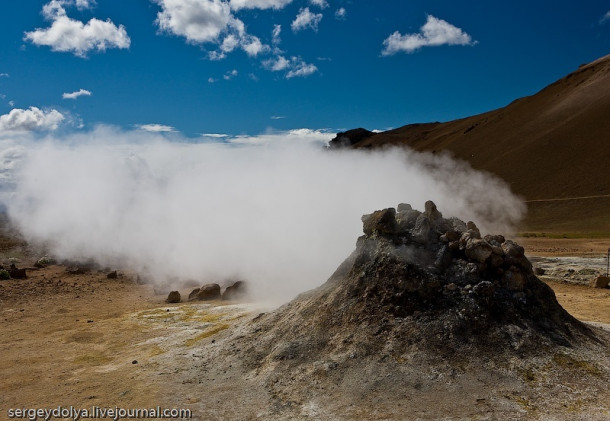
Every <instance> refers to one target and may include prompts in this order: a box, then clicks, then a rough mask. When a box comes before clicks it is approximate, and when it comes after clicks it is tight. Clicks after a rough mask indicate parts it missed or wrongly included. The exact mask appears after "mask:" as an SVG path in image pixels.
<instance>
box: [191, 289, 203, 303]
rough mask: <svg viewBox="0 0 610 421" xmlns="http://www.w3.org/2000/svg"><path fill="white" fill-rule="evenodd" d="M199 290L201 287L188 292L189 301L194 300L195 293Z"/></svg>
mask: <svg viewBox="0 0 610 421" xmlns="http://www.w3.org/2000/svg"><path fill="white" fill-rule="evenodd" d="M200 290H201V288H195V289H194V290H192V291H191V293H190V294H189V301H193V300H196V299H197V294H199V291H200Z"/></svg>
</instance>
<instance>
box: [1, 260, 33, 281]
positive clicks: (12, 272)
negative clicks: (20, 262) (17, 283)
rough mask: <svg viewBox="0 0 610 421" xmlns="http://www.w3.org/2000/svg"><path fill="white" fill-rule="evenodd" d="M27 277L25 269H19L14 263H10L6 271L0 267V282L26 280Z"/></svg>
mask: <svg viewBox="0 0 610 421" xmlns="http://www.w3.org/2000/svg"><path fill="white" fill-rule="evenodd" d="M27 277H28V276H27V273H26V270H25V268H22V269H20V268H18V267H17V266H15V264H14V263H11V265H10V266H9V268H8V269H5V268H4V266H3V265H0V280H8V279H27Z"/></svg>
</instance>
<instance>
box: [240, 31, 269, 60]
mask: <svg viewBox="0 0 610 421" xmlns="http://www.w3.org/2000/svg"><path fill="white" fill-rule="evenodd" d="M241 48H242V49H243V50H244V51H245V52H246V54H247V55H249V56H250V57H256V56H257V55H259V54H260V53H262V52H265V51H268V50H269V46H268V45H264V44H263V43H262V42H261V40H260V39H259V38H258V37H255V36H254V35H245V36H244V37H243V38H242V39H241Z"/></svg>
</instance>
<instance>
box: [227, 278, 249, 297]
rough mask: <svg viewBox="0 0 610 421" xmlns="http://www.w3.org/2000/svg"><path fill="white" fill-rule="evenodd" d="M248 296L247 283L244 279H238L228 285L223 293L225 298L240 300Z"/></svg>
mask: <svg viewBox="0 0 610 421" xmlns="http://www.w3.org/2000/svg"><path fill="white" fill-rule="evenodd" d="M245 296H246V283H245V282H244V281H237V282H235V283H234V284H233V285H231V286H229V287H227V289H226V290H225V292H224V293H223V294H222V299H223V300H238V299H240V298H244V297H245Z"/></svg>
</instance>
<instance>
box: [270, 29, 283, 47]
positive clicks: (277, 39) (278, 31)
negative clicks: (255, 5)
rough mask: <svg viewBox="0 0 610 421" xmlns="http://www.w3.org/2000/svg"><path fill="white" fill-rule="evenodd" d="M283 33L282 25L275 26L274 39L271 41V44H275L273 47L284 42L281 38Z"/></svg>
mask: <svg viewBox="0 0 610 421" xmlns="http://www.w3.org/2000/svg"><path fill="white" fill-rule="evenodd" d="M281 33H282V25H273V33H272V35H273V38H272V40H271V42H272V43H273V45H278V44H279V43H280V42H282V39H281V38H280V34H281Z"/></svg>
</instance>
